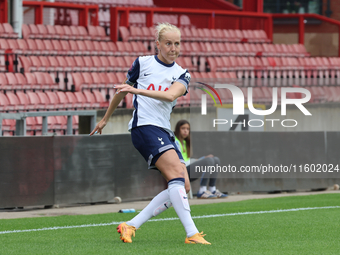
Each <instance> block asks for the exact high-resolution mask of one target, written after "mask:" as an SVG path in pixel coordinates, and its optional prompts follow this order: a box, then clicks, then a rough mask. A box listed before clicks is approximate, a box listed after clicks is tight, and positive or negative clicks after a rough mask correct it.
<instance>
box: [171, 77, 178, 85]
mask: <svg viewBox="0 0 340 255" xmlns="http://www.w3.org/2000/svg"><path fill="white" fill-rule="evenodd" d="M176 80H177V79H176V77H174V76H172V78H171V84H173V83H174V82H175V81H176Z"/></svg>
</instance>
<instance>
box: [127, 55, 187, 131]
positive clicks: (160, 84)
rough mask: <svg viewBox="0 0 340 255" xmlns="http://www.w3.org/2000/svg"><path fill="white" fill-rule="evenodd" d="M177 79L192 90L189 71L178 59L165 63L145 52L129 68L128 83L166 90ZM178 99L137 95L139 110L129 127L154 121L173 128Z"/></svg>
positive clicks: (135, 101)
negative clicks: (171, 120)
mask: <svg viewBox="0 0 340 255" xmlns="http://www.w3.org/2000/svg"><path fill="white" fill-rule="evenodd" d="M175 81H176V82H180V83H182V84H183V85H184V86H185V88H186V90H187V91H188V85H189V82H190V74H189V72H188V71H187V70H186V69H183V68H182V67H180V66H179V65H177V63H175V62H173V63H172V64H165V63H163V62H162V61H160V60H159V59H158V57H157V56H143V57H138V58H137V59H136V60H135V61H134V62H133V64H132V66H131V68H130V69H129V71H128V74H127V81H126V83H127V84H129V85H133V86H134V87H135V88H137V89H147V90H157V91H166V90H168V89H169V87H170V86H171V85H172V84H173V83H174V82H175ZM186 93H187V92H186ZM186 93H185V94H186ZM176 101H177V100H175V101H173V102H166V101H162V100H159V99H153V98H151V97H146V96H141V95H133V105H134V107H135V110H134V112H133V116H132V119H131V120H130V122H129V130H131V129H132V128H134V127H138V126H144V125H154V126H158V127H162V128H164V129H166V130H167V131H170V132H172V131H171V125H170V114H171V112H172V109H173V108H174V107H175V105H176Z"/></svg>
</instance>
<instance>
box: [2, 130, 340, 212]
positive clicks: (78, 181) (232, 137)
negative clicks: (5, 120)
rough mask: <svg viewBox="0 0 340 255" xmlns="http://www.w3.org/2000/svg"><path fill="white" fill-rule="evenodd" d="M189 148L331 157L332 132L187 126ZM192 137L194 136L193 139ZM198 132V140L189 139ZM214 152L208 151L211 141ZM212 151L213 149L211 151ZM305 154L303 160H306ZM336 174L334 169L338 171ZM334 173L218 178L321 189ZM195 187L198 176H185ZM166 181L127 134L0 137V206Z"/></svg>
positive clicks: (137, 194)
mask: <svg viewBox="0 0 340 255" xmlns="http://www.w3.org/2000/svg"><path fill="white" fill-rule="evenodd" d="M192 135H193V139H192V140H193V146H194V153H195V154H197V155H207V154H210V153H214V154H216V155H217V156H219V157H220V158H221V164H227V163H232V164H234V165H241V164H248V165H254V164H258V163H260V162H263V161H266V162H271V163H272V164H281V163H285V164H291V163H295V162H296V163H299V162H302V163H313V162H315V163H324V162H334V164H339V156H340V143H339V141H340V133H339V132H327V133H324V132H309V133H291V132H286V133H284V132H282V133H262V132H247V133H246V132H211V133H209V132H193V134H192ZM195 137H196V138H195ZM197 138H199V139H197ZM214 145H218V146H217V147H218V148H217V149H218V150H219V151H220V152H216V146H215V147H214ZM218 150H217V151H218ZM307 160H308V161H307ZM318 161H321V162H318ZM339 176H340V174H339ZM339 182H340V178H334V177H332V178H313V179H306V178H304V179H303V178H301V177H299V178H266V179H259V178H245V176H243V177H242V178H223V179H218V183H217V185H218V188H219V189H220V190H221V191H273V190H295V189H316V188H326V187H328V186H331V185H333V184H334V183H339ZM192 185H193V192H194V193H195V192H196V191H197V190H196V188H198V185H199V181H195V182H193V183H192ZM164 188H166V182H165V181H164V179H163V177H162V176H161V175H160V173H159V172H158V171H154V170H148V169H147V164H146V162H145V161H144V159H143V158H142V156H140V154H139V153H138V151H137V150H136V149H135V148H134V147H133V145H132V143H131V138H130V135H129V134H124V135H101V136H93V137H89V136H63V137H1V138H0V208H3V207H15V206H32V205H53V204H67V203H91V202H101V201H109V200H112V199H113V197H114V196H120V197H121V198H122V199H123V200H125V201H127V200H141V199H146V198H150V197H153V196H155V195H156V194H157V193H158V192H160V191H161V190H163V189H164Z"/></svg>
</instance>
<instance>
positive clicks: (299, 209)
mask: <svg viewBox="0 0 340 255" xmlns="http://www.w3.org/2000/svg"><path fill="white" fill-rule="evenodd" d="M337 208H340V206H324V207H305V208H292V209H282V210H271V211H257V212H238V213H224V214H210V215H201V216H193V217H192V218H193V219H202V218H215V217H225V216H238V215H250V214H265V213H280V212H297V211H308V210H320V209H337ZM170 220H178V218H163V219H153V220H149V222H152V221H170ZM120 223H122V221H114V222H110V223H99V224H84V225H76V226H62V227H49V228H37V229H22V230H5V231H0V234H12V233H25V232H37V231H45V230H58V229H70V228H89V227H103V226H112V225H118V224H120Z"/></svg>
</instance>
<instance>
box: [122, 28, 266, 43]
mask: <svg viewBox="0 0 340 255" xmlns="http://www.w3.org/2000/svg"><path fill="white" fill-rule="evenodd" d="M119 36H120V38H121V39H122V41H140V40H141V41H154V40H155V29H154V28H153V27H137V26H130V28H127V27H124V26H120V27H119ZM181 40H182V41H184V42H185V41H188V42H249V43H270V42H271V41H270V40H269V39H268V37H267V34H266V32H265V31H263V30H239V29H208V28H194V27H191V28H188V27H186V28H181Z"/></svg>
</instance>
